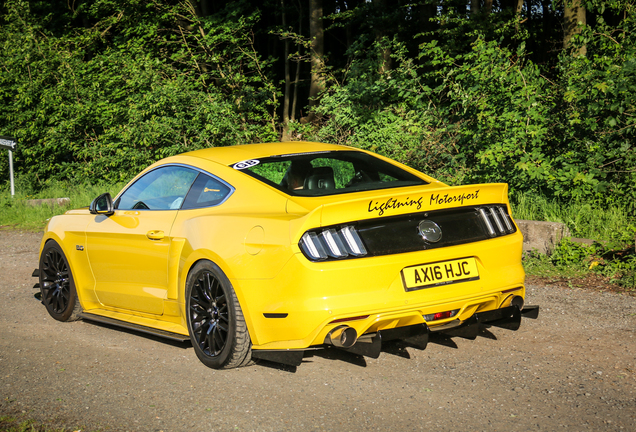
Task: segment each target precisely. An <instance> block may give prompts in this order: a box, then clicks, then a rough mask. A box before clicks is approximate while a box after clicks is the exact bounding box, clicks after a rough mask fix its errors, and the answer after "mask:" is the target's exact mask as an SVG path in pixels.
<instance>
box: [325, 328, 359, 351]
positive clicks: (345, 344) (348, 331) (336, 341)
mask: <svg viewBox="0 0 636 432" xmlns="http://www.w3.org/2000/svg"><path fill="white" fill-rule="evenodd" d="M357 340H358V332H357V331H356V329H354V328H352V327H349V326H346V325H342V326H338V327H336V328H335V329H333V330H331V331H330V332H329V333H328V334H327V336H326V337H325V343H326V344H329V345H333V346H335V347H338V348H351V347H352V346H353V345H354V344H355V343H356V341H357Z"/></svg>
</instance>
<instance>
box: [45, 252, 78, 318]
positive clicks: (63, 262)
mask: <svg viewBox="0 0 636 432" xmlns="http://www.w3.org/2000/svg"><path fill="white" fill-rule="evenodd" d="M40 291H41V293H42V303H44V306H45V307H46V310H47V311H48V313H49V315H51V316H52V317H53V318H55V319H56V320H58V321H75V320H77V319H79V314H80V313H81V312H82V307H81V306H80V302H79V300H78V299H77V291H76V289H75V280H74V279H73V274H72V273H71V268H70V266H69V265H68V260H67V259H66V256H65V255H64V252H63V251H62V248H61V247H60V245H58V244H57V243H56V242H55V240H50V241H48V242H47V243H46V244H45V245H44V249H42V254H41V255H40Z"/></svg>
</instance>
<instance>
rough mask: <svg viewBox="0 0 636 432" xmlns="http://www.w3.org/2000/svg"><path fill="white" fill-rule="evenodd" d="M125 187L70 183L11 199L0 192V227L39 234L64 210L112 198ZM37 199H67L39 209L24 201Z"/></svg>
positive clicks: (19, 194) (53, 185)
mask: <svg viewBox="0 0 636 432" xmlns="http://www.w3.org/2000/svg"><path fill="white" fill-rule="evenodd" d="M124 186H125V183H119V184H115V185H101V184H99V185H89V184H83V185H82V184H80V185H77V184H72V183H69V182H56V183H52V184H51V186H49V187H48V188H46V189H43V190H42V191H40V192H38V193H21V192H19V191H18V190H16V194H15V196H14V197H11V194H10V193H9V191H8V190H6V189H5V190H2V191H1V192H0V227H11V228H15V229H25V230H34V231H39V230H42V229H43V228H44V226H45V225H46V222H47V220H48V219H50V218H51V217H53V216H55V215H58V214H62V213H64V212H65V211H67V210H71V209H75V208H80V207H87V206H88V205H89V204H90V203H91V201H92V200H93V199H95V198H97V196H98V195H100V194H102V193H104V192H110V194H111V195H112V196H115V194H117V193H118V192H119V191H120V190H121V188H123V187H124ZM40 198H70V203H69V204H68V205H66V206H57V205H47V204H44V205H40V206H36V207H32V206H30V205H27V203H26V201H27V200H32V199H40Z"/></svg>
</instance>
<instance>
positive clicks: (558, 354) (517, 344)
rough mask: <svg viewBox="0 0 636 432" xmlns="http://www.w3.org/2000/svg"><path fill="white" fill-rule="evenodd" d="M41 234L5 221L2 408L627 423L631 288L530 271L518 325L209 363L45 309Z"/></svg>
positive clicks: (516, 424) (108, 420) (518, 425)
mask: <svg viewBox="0 0 636 432" xmlns="http://www.w3.org/2000/svg"><path fill="white" fill-rule="evenodd" d="M40 238H41V234H37V233H28V232H17V231H7V230H0V275H1V278H0V297H1V299H2V301H1V302H0V304H1V305H2V308H1V309H0V326H1V327H0V328H1V329H2V330H1V331H0V377H1V378H0V386H1V387H0V388H1V396H2V397H1V401H0V415H18V416H25V418H30V419H36V420H38V421H44V422H47V423H46V424H51V425H64V426H67V427H73V426H75V427H77V426H80V427H81V428H82V430H83V431H89V430H98V429H99V430H102V431H164V432H169V431H185V430H189V431H230V430H231V431H235V430H238V431H252V430H253V431H285V430H308V431H314V430H316V431H318V430H334V431H359V430H383V431H385V430H427V431H428V430H460V431H464V430H477V431H526V430H549V431H555V430H572V431H584V430H590V431H600V430H625V431H635V430H636V336H635V335H636V297H630V296H627V295H620V294H614V293H602V292H597V291H584V290H576V289H564V288H555V287H546V286H538V285H534V286H529V287H528V299H527V300H528V303H530V304H539V305H540V306H541V312H540V316H539V319H538V320H529V319H527V320H524V322H523V323H522V327H521V329H520V330H519V331H517V332H512V331H509V330H504V329H499V328H491V329H490V330H489V331H487V332H485V333H483V334H482V335H481V336H480V337H478V338H477V339H476V340H474V341H470V340H465V339H460V338H453V339H443V338H439V337H438V338H435V339H433V340H432V341H431V343H429V346H428V348H427V349H426V350H424V351H419V350H416V349H414V348H410V347H405V346H403V345H401V344H399V343H394V344H392V345H389V346H387V347H386V349H385V350H384V352H383V353H382V355H381V356H380V358H379V359H377V360H373V359H364V358H361V357H356V356H353V355H349V354H346V353H339V352H337V351H333V350H329V351H317V352H316V353H315V354H314V355H313V356H309V357H305V360H304V362H303V364H302V365H301V366H300V367H298V368H297V369H296V370H291V369H285V368H280V367H277V366H276V365H274V364H258V365H255V366H251V367H247V368H242V369H235V370H230V371H214V370H211V369H208V368H206V367H205V366H203V365H202V364H201V363H200V362H199V360H198V359H197V358H196V356H195V354H194V352H193V349H192V347H191V346H190V345H189V344H179V343H173V342H167V341H164V340H161V339H157V338H154V337H149V336H144V335H141V334H137V333H133V332H129V331H124V330H120V329H117V328H112V327H107V326H103V325H97V324H93V323H89V322H83V321H78V322H75V323H60V322H57V321H55V320H53V319H51V318H50V317H49V316H48V314H47V313H46V310H45V309H44V306H42V305H41V304H40V302H39V301H37V300H35V299H34V297H33V294H34V293H35V292H36V290H34V289H32V288H31V287H32V286H33V284H34V283H35V280H34V279H32V278H31V272H32V271H33V269H34V268H35V267H36V266H37V253H38V246H39V242H40ZM49 422H50V423H49Z"/></svg>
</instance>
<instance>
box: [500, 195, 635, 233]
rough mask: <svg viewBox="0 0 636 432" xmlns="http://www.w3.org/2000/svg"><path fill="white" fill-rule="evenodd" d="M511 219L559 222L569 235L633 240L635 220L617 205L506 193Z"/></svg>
mask: <svg viewBox="0 0 636 432" xmlns="http://www.w3.org/2000/svg"><path fill="white" fill-rule="evenodd" d="M510 198H511V199H510V203H511V206H512V212H513V216H514V218H515V219H526V220H536V221H549V222H560V223H563V224H565V225H566V226H567V227H568V228H569V229H570V234H571V235H572V237H581V238H587V239H592V240H596V241H612V240H619V239H621V237H624V240H625V241H629V240H630V238H631V240H634V230H635V225H636V220H635V219H634V217H633V216H630V214H629V213H628V212H627V210H625V209H622V208H620V207H600V206H596V205H593V204H591V203H589V202H582V201H570V202H566V203H561V202H558V201H555V200H550V199H548V198H545V197H542V196H531V195H526V194H522V193H517V194H515V195H513V196H511V197H510Z"/></svg>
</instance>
